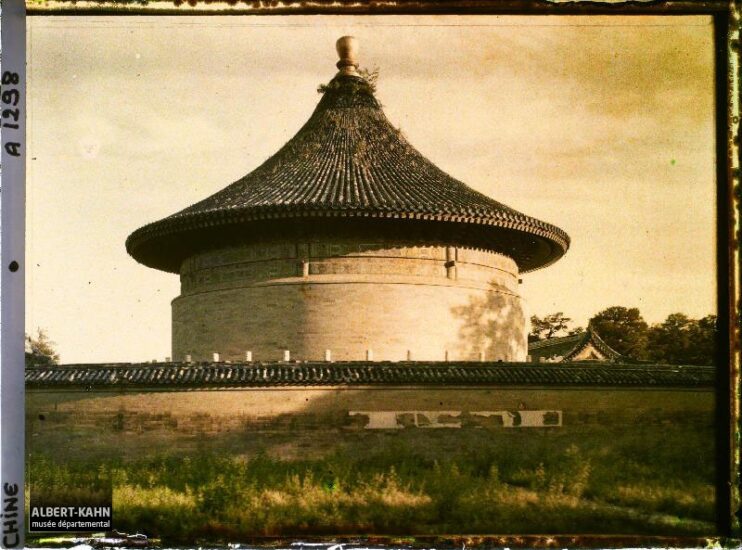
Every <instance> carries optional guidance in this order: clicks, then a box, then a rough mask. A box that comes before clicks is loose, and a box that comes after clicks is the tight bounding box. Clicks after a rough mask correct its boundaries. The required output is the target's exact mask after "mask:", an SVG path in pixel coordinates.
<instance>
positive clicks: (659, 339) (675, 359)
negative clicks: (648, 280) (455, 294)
mask: <svg viewBox="0 0 742 550" xmlns="http://www.w3.org/2000/svg"><path fill="white" fill-rule="evenodd" d="M571 321H572V319H570V318H569V317H566V316H565V315H564V314H563V313H562V312H558V313H553V314H551V315H547V316H545V317H543V318H539V317H538V316H536V315H534V316H533V317H531V333H530V334H529V336H528V340H529V342H535V341H538V340H544V339H547V338H554V337H559V336H567V335H571V334H578V333H580V332H583V331H584V330H585V329H584V328H583V327H571ZM588 325H589V326H591V327H592V329H593V330H594V331H595V332H596V333H597V334H598V336H600V338H602V339H603V340H604V341H605V343H606V344H608V345H609V346H611V347H612V348H613V349H614V350H616V351H617V352H619V353H620V354H622V355H625V356H626V357H629V358H631V359H635V360H640V361H642V360H643V361H652V362H656V363H668V364H671V365H713V364H715V363H716V360H715V358H716V315H707V316H706V317H703V318H701V319H692V318H690V317H688V316H687V315H685V314H683V313H672V314H670V315H668V316H667V319H665V320H664V321H663V322H662V323H658V324H654V325H649V324H648V323H647V322H646V321H645V320H644V318H643V317H642V315H641V313H640V312H639V309H637V308H625V307H621V306H613V307H609V308H607V309H604V310H603V311H601V312H600V313H598V314H597V315H595V316H593V317H592V318H591V319H590V321H589V323H588Z"/></svg>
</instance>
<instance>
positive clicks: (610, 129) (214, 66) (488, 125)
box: [26, 16, 716, 363]
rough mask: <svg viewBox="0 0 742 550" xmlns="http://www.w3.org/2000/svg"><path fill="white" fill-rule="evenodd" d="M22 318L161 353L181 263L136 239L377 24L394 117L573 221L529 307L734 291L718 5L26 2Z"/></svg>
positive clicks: (635, 302) (230, 175)
mask: <svg viewBox="0 0 742 550" xmlns="http://www.w3.org/2000/svg"><path fill="white" fill-rule="evenodd" d="M27 21H28V27H29V28H28V61H29V73H28V104H27V105H28V119H27V120H28V149H29V163H28V171H27V191H26V194H27V196H26V199H27V204H26V208H27V228H26V246H27V250H26V263H27V270H26V277H27V293H26V330H27V332H33V333H35V331H36V330H37V328H42V329H44V330H45V331H46V333H47V334H48V336H49V337H50V339H51V340H53V341H54V342H55V343H56V348H57V350H58V351H59V353H60V355H61V361H62V362H63V363H78V362H79V363H85V362H114V361H148V360H153V359H157V360H160V361H161V360H164V358H165V357H166V356H168V355H170V331H171V328H170V301H171V300H172V299H173V298H175V297H176V296H177V295H178V293H179V281H178V277H177V275H173V274H169V273H162V272H159V271H156V270H153V269H150V268H147V267H144V266H142V265H140V264H138V263H137V262H136V261H134V260H133V259H132V258H131V257H129V256H128V255H127V253H126V250H125V248H124V241H125V240H126V237H127V236H128V235H129V234H130V233H131V232H132V231H133V230H135V229H137V228H138V227H140V226H142V225H144V224H146V223H149V222H152V221H155V220H158V219H160V218H162V217H165V216H167V215H169V214H172V213H174V212H176V211H179V210H181V209H182V208H184V207H186V206H188V205H190V204H192V203H194V202H197V201H198V200H200V199H202V198H205V197H207V196H208V195H210V194H212V193H214V192H216V191H218V190H220V189H222V188H223V187H225V186H226V185H228V184H229V183H231V182H233V181H235V180H236V179H238V178H240V177H241V176H243V175H244V174H246V173H248V172H250V171H251V170H253V169H254V168H256V167H257V166H258V165H259V164H261V163H262V162H263V161H264V160H265V159H267V158H268V157H269V156H270V155H271V154H273V153H274V152H275V151H277V150H278V149H279V147H281V146H282V145H283V144H284V143H285V142H286V141H287V140H288V139H290V138H291V137H292V136H293V135H294V134H295V133H296V132H297V131H298V130H299V128H300V127H301V126H302V125H303V123H304V122H305V121H306V120H307V119H308V118H309V116H310V115H311V113H312V110H313V109H314V107H315V105H316V103H317V102H318V101H319V99H320V96H319V94H318V93H317V91H316V90H317V87H318V85H320V84H322V83H326V82H328V81H329V80H330V79H331V78H332V77H333V76H334V74H335V72H336V70H337V69H336V68H335V63H336V61H337V55H336V53H335V47H334V45H335V41H336V40H337V38H339V37H340V36H342V35H346V34H350V35H354V36H356V37H357V38H358V39H359V42H360V56H359V57H360V63H361V66H362V67H367V68H370V69H374V68H378V70H379V77H378V82H377V97H378V98H379V100H380V101H381V103H382V104H383V106H384V110H385V112H386V115H387V117H388V118H389V119H390V120H391V122H392V124H394V125H395V126H397V127H399V128H400V129H401V130H402V132H403V133H404V135H405V136H406V138H407V139H408V140H409V141H410V142H411V143H412V145H413V146H414V147H416V148H417V149H418V150H419V151H420V152H422V153H423V154H424V155H425V156H426V157H428V158H429V159H430V160H431V161H433V162H434V163H435V164H437V165H438V166H439V167H440V168H441V169H443V170H444V171H446V172H447V173H449V174H450V175H452V176H454V177H456V178H457V179H459V180H461V181H464V182H465V183H467V184H468V185H470V186H471V187H473V188H474V189H476V190H478V191H481V192H482V193H485V194H487V195H489V196H491V197H493V198H494V199H496V200H498V201H500V202H502V203H504V204H507V205H508V206H511V207H512V208H515V209H517V210H519V211H521V212H524V213H526V214H528V215H530V216H534V217H536V218H539V219H542V220H544V221H547V222H549V223H552V224H555V225H557V226H558V227H561V228H562V229H564V230H565V231H566V232H567V233H568V234H569V235H570V237H571V239H572V245H571V248H570V250H569V251H568V252H567V254H566V255H565V256H564V257H563V258H562V259H561V260H559V261H558V262H557V263H556V264H554V265H552V266H549V267H547V268H545V269H541V270H538V271H534V272H532V273H527V274H525V275H523V284H522V285H521V294H522V296H523V298H524V302H525V306H526V309H527V312H528V314H529V315H530V314H536V315H539V316H544V315H546V314H549V313H553V312H557V311H561V312H564V313H565V314H566V315H567V316H569V317H571V318H572V319H573V320H574V323H575V324H576V325H583V326H584V325H585V324H586V322H587V320H588V319H589V318H590V317H591V316H592V315H594V314H595V313H597V312H599V311H601V310H602V309H605V308H606V307H609V306H613V305H620V306H625V307H638V308H639V309H640V311H641V313H642V314H643V316H644V318H645V319H646V320H647V321H648V322H650V323H656V322H661V321H662V320H663V319H664V318H665V317H666V316H667V315H668V314H670V313H674V312H683V313H686V314H688V315H690V316H691V317H701V316H705V315H708V314H711V313H714V312H715V311H716V302H715V297H716V270H715V269H716V268H715V246H716V245H715V207H714V201H715V158H714V157H715V130H714V112H713V110H714V96H713V86H714V80H713V74H714V67H713V27H712V21H711V18H709V17H701V16H698V17H696V16H693V17H691V16H682V17H678V16H675V17H659V16H656V17H655V16H653V17H646V16H641V17H624V16H606V17H587V16H560V17H556V16H540V17H539V16H532V17H524V16H425V17H421V16H373V17H358V16H356V17H350V16H348V17H346V16H269V17H265V16H263V17H256V16H247V17H220V16H210V17H201V18H198V17H184V16H179V17H49V18H42V17H31V18H28V20H27Z"/></svg>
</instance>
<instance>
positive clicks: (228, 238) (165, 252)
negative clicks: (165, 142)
mask: <svg viewBox="0 0 742 550" xmlns="http://www.w3.org/2000/svg"><path fill="white" fill-rule="evenodd" d="M333 218H334V219H335V220H337V221H338V222H341V223H344V222H343V220H347V222H348V223H351V222H352V221H363V220H367V221H368V223H370V224H373V223H377V224H379V227H381V225H380V224H383V223H384V222H386V223H389V222H394V221H400V222H401V221H408V222H415V226H416V227H417V229H420V230H421V231H423V232H425V231H427V230H428V229H435V230H436V231H435V233H436V235H437V237H436V239H435V240H436V241H437V242H440V243H442V244H443V243H444V242H445V244H451V245H466V246H473V247H476V248H482V249H487V250H492V251H495V252H500V253H503V254H506V255H508V256H510V257H512V258H513V259H514V260H515V261H516V263H517V264H518V268H519V269H520V271H521V272H528V271H533V270H535V269H539V268H542V267H546V266H548V265H550V264H552V263H554V262H556V261H557V260H558V259H559V258H561V257H562V256H563V255H564V254H565V253H566V251H567V250H568V248H569V242H570V241H569V236H568V235H567V234H566V233H565V232H564V231H562V230H561V229H559V228H558V227H555V226H552V225H550V224H547V223H545V222H541V221H539V220H535V219H533V218H529V217H527V216H523V215H521V216H516V215H509V214H507V213H504V214H500V216H498V217H496V218H495V217H485V216H475V215H468V214H442V213H432V212H397V211H391V210H389V211H385V210H381V209H376V210H371V209H368V210H363V209H355V210H344V209H342V210H341V209H335V210H324V209H320V208H317V209H313V208H290V209H289V208H285V207H284V208H278V207H276V206H271V207H266V208H263V209H257V208H252V209H250V210H248V211H245V210H242V211H240V210H216V211H212V212H202V213H197V214H192V215H180V216H173V217H170V218H165V219H164V220H160V221H158V222H154V223H151V224H148V225H145V226H144V227H141V228H139V229H138V230H136V231H134V232H133V233H132V234H131V235H129V237H128V238H127V240H126V250H127V252H128V253H129V254H130V255H131V256H132V257H133V258H134V259H136V260H137V261H138V262H139V263H142V264H144V265H146V266H148V267H152V268H154V269H159V270H162V271H167V272H171V273H178V272H179V271H180V265H181V263H182V261H183V260H185V259H186V258H187V257H188V256H189V255H192V254H194V253H196V252H198V251H200V250H205V249H209V248H218V247H221V246H225V245H229V244H231V243H237V242H243V241H246V240H250V239H255V238H260V237H266V236H269V235H270V233H272V232H274V229H270V228H267V226H268V225H269V224H270V223H273V224H274V225H276V224H277V225H278V226H280V225H281V223H282V221H286V222H289V221H295V222H312V221H315V220H316V221H327V220H328V219H333ZM340 234H342V233H340ZM395 236H396V237H398V238H399V240H409V238H408V237H409V233H407V232H404V233H402V232H400V233H399V234H398V235H395ZM502 243H510V248H508V247H507V246H505V245H504V244H502ZM526 248H528V249H530V252H523V250H524V249H526Z"/></svg>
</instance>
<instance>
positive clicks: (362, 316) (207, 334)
mask: <svg viewBox="0 0 742 550" xmlns="http://www.w3.org/2000/svg"><path fill="white" fill-rule="evenodd" d="M517 277H518V270H517V266H516V265H515V262H513V261H512V260H511V259H510V258H507V257H505V256H502V255H500V254H495V253H491V252H486V251H478V250H470V249H464V248H455V247H435V246H426V247H423V246H405V245H401V244H394V243H391V244H390V243H386V244H385V243H361V242H354V241H350V240H348V241H338V242H323V243H271V244H266V245H250V246H243V247H239V248H229V249H223V250H218V251H212V252H208V253H204V254H201V255H198V256H194V257H192V258H190V259H189V260H187V261H186V262H184V264H183V266H182V268H181V296H180V297H178V298H176V299H175V300H174V301H173V304H172V307H173V350H172V352H173V359H175V360H183V359H184V358H185V357H186V355H190V356H191V358H192V360H194V361H199V360H211V359H212V355H213V353H215V352H217V353H219V355H220V359H221V360H231V361H238V360H244V358H245V352H246V351H248V350H249V351H251V352H252V354H253V359H254V360H277V359H280V358H281V357H282V354H283V350H290V351H291V358H292V359H298V360H322V359H324V357H325V350H330V351H331V354H332V358H333V359H336V360H365V359H366V352H367V350H372V354H373V355H372V357H373V360H392V361H399V360H405V359H407V358H408V354H409V357H411V358H412V359H414V360H443V359H445V358H446V354H448V358H449V359H450V360H480V359H481V357H482V355H481V354H482V353H483V354H484V357H485V358H486V359H487V360H503V361H522V360H524V359H525V356H526V347H527V344H526V334H525V317H524V314H523V311H522V308H521V301H520V297H519V296H518V294H517V285H518V281H517Z"/></svg>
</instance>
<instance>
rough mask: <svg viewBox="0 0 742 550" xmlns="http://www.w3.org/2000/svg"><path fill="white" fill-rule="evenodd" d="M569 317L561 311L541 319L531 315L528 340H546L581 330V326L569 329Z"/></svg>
mask: <svg viewBox="0 0 742 550" xmlns="http://www.w3.org/2000/svg"><path fill="white" fill-rule="evenodd" d="M571 321H572V319H571V318H569V317H566V316H565V315H564V313H562V312H561V311H559V312H557V313H552V314H550V315H547V316H546V317H544V318H543V319H542V318H540V317H538V316H536V315H533V316H531V333H530V334H529V335H528V341H529V342H537V341H539V340H546V339H548V338H554V337H556V336H565V335H566V334H576V333H578V332H582V328H579V327H578V328H576V329H574V330H569V324H570V322H571Z"/></svg>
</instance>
